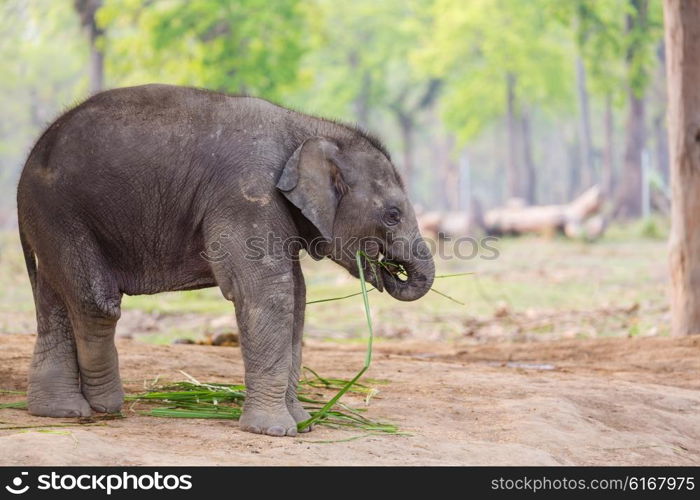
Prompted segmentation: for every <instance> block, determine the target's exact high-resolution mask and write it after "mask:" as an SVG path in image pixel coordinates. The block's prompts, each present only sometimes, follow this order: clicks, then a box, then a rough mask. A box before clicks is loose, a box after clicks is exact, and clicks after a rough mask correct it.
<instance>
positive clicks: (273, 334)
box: [235, 271, 297, 436]
mask: <svg viewBox="0 0 700 500" xmlns="http://www.w3.org/2000/svg"><path fill="white" fill-rule="evenodd" d="M235 303H236V317H237V320H238V326H239V329H240V331H241V349H242V352H243V362H244V365H245V385H246V398H245V403H244V405H243V413H242V415H241V419H240V426H241V429H243V430H244V431H248V432H254V433H256V434H268V435H270V436H285V435H286V436H295V435H296V433H297V425H296V421H295V420H294V418H293V417H292V415H290V412H289V409H288V407H287V389H288V385H289V374H290V370H291V369H292V332H293V327H294V280H293V277H292V272H291V271H290V272H285V273H280V274H275V275H274V277H270V278H267V279H265V278H262V279H260V278H258V279H256V280H255V286H254V287H251V288H250V289H249V290H246V291H245V292H243V293H241V294H240V296H239V297H237V298H236V299H235Z"/></svg>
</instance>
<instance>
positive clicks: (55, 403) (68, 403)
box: [27, 389, 92, 418]
mask: <svg viewBox="0 0 700 500" xmlns="http://www.w3.org/2000/svg"><path fill="white" fill-rule="evenodd" d="M27 410H28V411H29V413H30V414H31V415H36V416H38V417H57V418H62V417H89V416H90V415H91V414H92V412H91V411H90V405H89V404H88V402H87V401H86V400H85V398H84V397H83V395H82V394H80V393H71V394H52V395H51V396H46V395H40V394H36V393H35V391H32V390H31V389H30V390H29V392H28V394H27Z"/></svg>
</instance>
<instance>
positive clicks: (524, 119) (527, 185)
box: [520, 109, 537, 205]
mask: <svg viewBox="0 0 700 500" xmlns="http://www.w3.org/2000/svg"><path fill="white" fill-rule="evenodd" d="M520 123H521V132H522V146H523V167H524V168H523V174H524V175H523V191H522V193H523V196H524V198H525V200H526V201H527V203H528V204H529V205H534V204H535V203H537V171H536V169H535V162H534V160H533V159H532V131H531V129H530V112H529V111H528V110H527V109H524V110H523V111H522V113H521V116H520Z"/></svg>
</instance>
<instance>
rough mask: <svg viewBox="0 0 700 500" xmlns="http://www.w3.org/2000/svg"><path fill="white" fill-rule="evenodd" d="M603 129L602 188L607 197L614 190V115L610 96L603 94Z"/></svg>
mask: <svg viewBox="0 0 700 500" xmlns="http://www.w3.org/2000/svg"><path fill="white" fill-rule="evenodd" d="M603 130H604V131H605V149H604V151H603V172H602V174H603V175H602V177H603V180H602V190H603V195H604V196H606V197H608V196H610V195H612V193H614V192H615V115H614V111H613V105H612V96H611V95H610V94H608V95H607V96H605V116H604V118H603Z"/></svg>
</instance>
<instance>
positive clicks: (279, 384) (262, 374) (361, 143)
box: [17, 85, 435, 436]
mask: <svg viewBox="0 0 700 500" xmlns="http://www.w3.org/2000/svg"><path fill="white" fill-rule="evenodd" d="M17 204H18V214H19V232H20V237H21V241H22V248H23V250H24V256H25V259H26V264H27V271H28V273H29V278H30V280H31V284H32V289H33V292H34V301H35V304H36V312H37V323H38V325H37V327H38V338H37V341H36V346H35V349H34V357H33V359H32V363H31V368H30V372H29V383H28V384H29V386H28V405H29V412H30V413H31V414H33V415H42V416H49V417H69V416H89V415H90V412H91V409H93V410H95V411H98V412H117V411H119V410H120V409H121V407H122V403H123V401H124V393H123V389H122V384H121V380H120V377H119V364H118V360H117V350H116V348H115V343H114V329H115V325H116V324H117V321H118V320H119V316H120V304H121V297H122V295H123V294H128V295H138V294H153V293H158V292H163V291H170V290H192V289H197V288H204V287H213V286H217V287H219V288H220V290H221V293H222V294H223V296H224V297H225V298H226V299H228V300H230V301H232V302H233V303H234V304H235V311H236V318H237V322H238V327H239V330H240V333H241V347H242V352H243V359H244V364H245V384H246V387H247V397H246V400H245V404H244V408H243V414H242V416H241V420H240V425H241V428H242V429H244V430H246V431H250V432H255V433H262V434H269V435H272V436H284V435H287V436H294V435H295V434H296V433H297V423H298V422H301V421H303V420H306V419H307V418H309V414H308V413H307V412H306V411H305V410H304V409H303V408H302V406H301V404H300V403H299V400H298V399H297V394H296V389H297V383H298V381H299V371H300V366H301V341H302V331H303V326H304V304H305V301H306V299H305V287H304V277H303V275H302V272H301V267H300V265H299V261H298V255H299V252H300V251H301V250H302V249H303V250H305V251H306V252H307V253H309V254H310V255H311V256H312V257H313V258H315V259H321V258H323V257H329V258H330V259H332V260H334V261H335V262H337V263H338V264H340V265H341V266H342V267H344V268H345V269H347V270H348V271H349V272H350V273H351V274H352V275H354V276H356V277H357V276H358V271H357V268H356V261H355V255H356V253H357V252H358V250H362V251H363V252H364V253H363V254H362V255H363V260H362V262H363V266H364V269H363V272H364V274H365V276H366V277H367V279H368V281H369V282H370V283H372V285H374V286H375V287H376V288H377V289H379V290H380V291H381V290H383V289H386V290H387V292H388V293H389V294H391V295H392V296H393V297H395V298H397V299H399V300H415V299H418V298H419V297H421V296H422V295H424V294H425V293H426V292H427V291H428V290H429V289H430V287H431V285H432V282H433V277H434V271H435V270H434V265H433V260H432V258H431V256H430V252H429V251H428V248H427V245H426V244H425V242H424V241H423V239H422V238H421V236H420V233H419V231H418V225H417V223H416V218H415V215H414V212H413V208H412V207H411V204H410V202H409V200H408V197H407V194H406V188H405V187H404V186H403V184H402V183H401V179H400V177H399V175H398V174H397V172H396V169H395V168H394V166H393V165H392V163H391V160H390V158H389V155H388V153H387V152H386V150H385V149H384V148H383V147H382V146H381V144H380V143H379V142H378V141H377V140H376V139H374V138H373V137H371V136H370V135H368V134H366V133H364V132H362V131H361V130H358V129H356V128H354V127H350V126H347V125H344V124H341V123H336V122H333V121H329V120H324V119H321V118H316V117H313V116H308V115H304V114H301V113H298V112H295V111H291V110H288V109H285V108H282V107H280V106H277V105H275V104H272V103H270V102H267V101H264V100H262V99H256V98H252V97H239V96H231V95H225V94H220V93H215V92H209V91H206V90H200V89H193V88H184V87H175V86H168V85H146V86H140V87H132V88H123V89H115V90H110V91H107V92H103V93H100V94H97V95H95V96H93V97H91V98H90V99H88V100H87V101H85V102H84V103H82V104H81V105H79V106H77V107H76V108H74V109H72V110H70V111H68V112H67V113H65V114H64V115H63V116H61V117H60V118H59V119H58V120H56V121H55V122H54V123H53V124H52V125H51V126H50V127H49V128H48V129H47V130H46V132H44V134H43V135H42V136H41V138H40V139H39V141H38V142H37V143H36V145H35V146H34V148H33V150H32V152H31V154H30V155H29V158H28V160H27V163H26V165H25V166H24V170H23V171H22V176H21V179H20V181H19V186H18V190H17ZM377 262H380V264H379V265H377ZM396 270H402V271H403V272H402V273H399V272H396Z"/></svg>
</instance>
